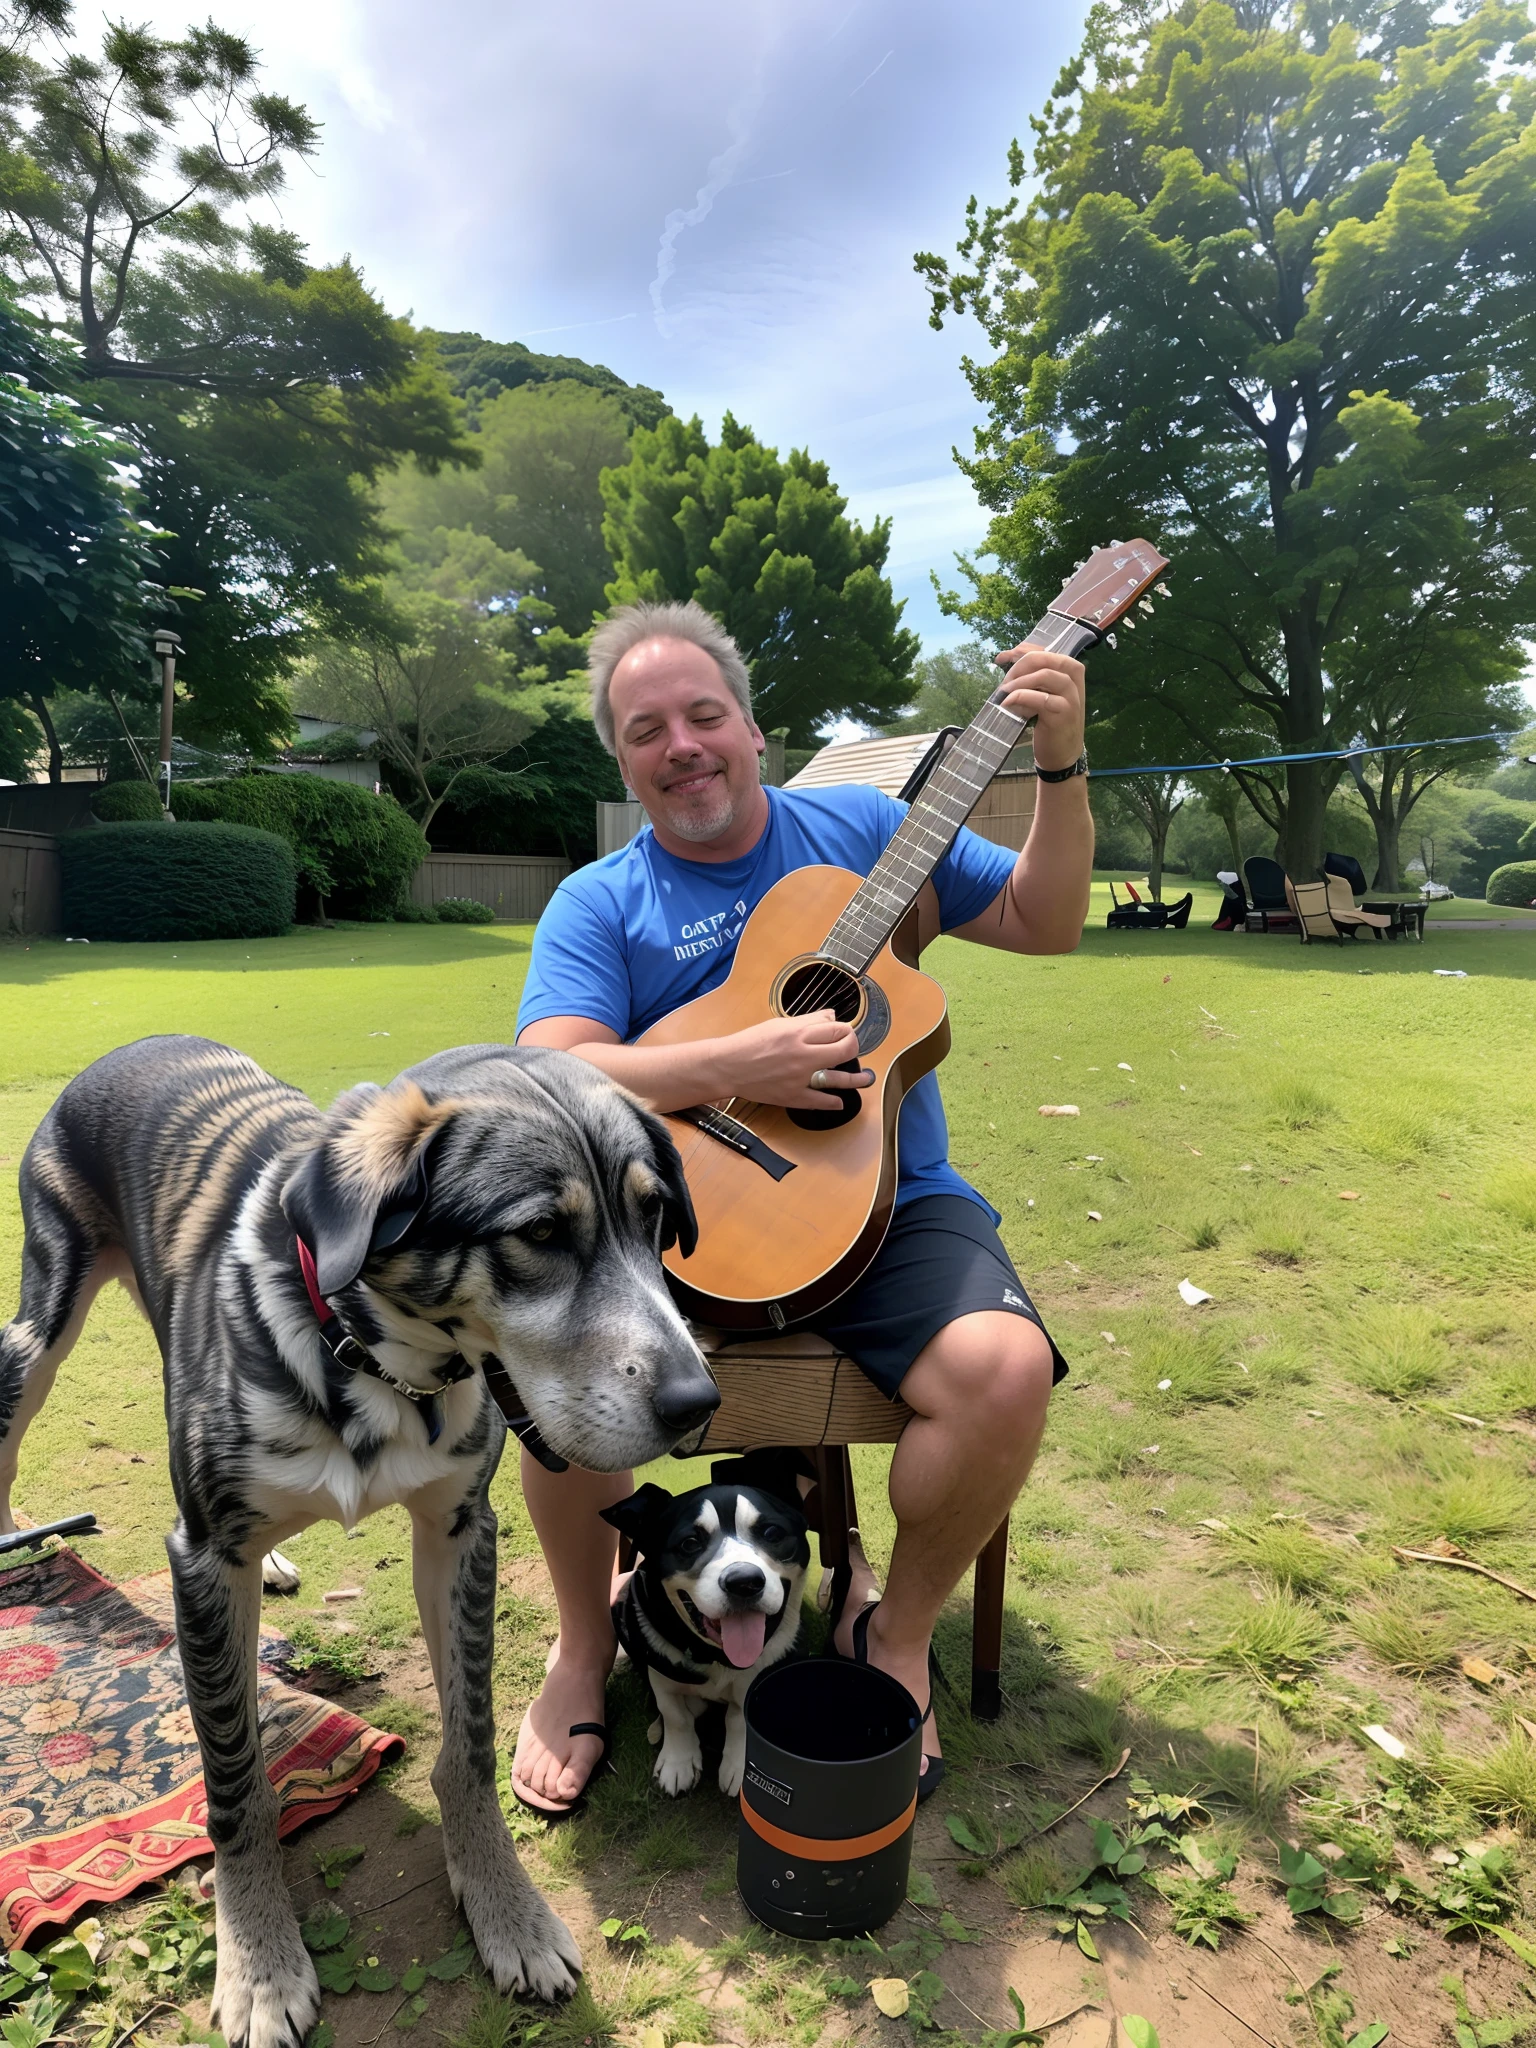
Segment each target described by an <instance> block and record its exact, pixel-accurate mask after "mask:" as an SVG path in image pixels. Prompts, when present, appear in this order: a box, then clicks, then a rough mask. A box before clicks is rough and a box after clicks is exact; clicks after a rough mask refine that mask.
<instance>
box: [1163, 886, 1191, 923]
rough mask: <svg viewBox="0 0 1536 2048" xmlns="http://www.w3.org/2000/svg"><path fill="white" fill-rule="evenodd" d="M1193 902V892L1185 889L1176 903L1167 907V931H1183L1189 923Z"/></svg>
mask: <svg viewBox="0 0 1536 2048" xmlns="http://www.w3.org/2000/svg"><path fill="white" fill-rule="evenodd" d="M1194 902H1195V892H1194V890H1193V889H1187V890H1186V891H1185V892H1184V894H1183V895H1182V896H1181V897H1180V898H1179V900H1178V902H1177V903H1170V904H1169V905H1168V929H1169V930H1170V931H1171V932H1181V931H1183V929H1184V927H1185V926H1186V925H1187V924H1188V923H1189V913H1190V911H1191V910H1192V909H1193V908H1194Z"/></svg>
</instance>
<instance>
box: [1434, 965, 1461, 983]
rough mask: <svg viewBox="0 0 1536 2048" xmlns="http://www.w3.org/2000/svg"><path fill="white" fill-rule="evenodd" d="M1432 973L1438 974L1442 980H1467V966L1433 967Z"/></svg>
mask: <svg viewBox="0 0 1536 2048" xmlns="http://www.w3.org/2000/svg"><path fill="white" fill-rule="evenodd" d="M1430 973H1431V974H1436V975H1438V976H1439V977H1440V979H1441V980H1442V981H1465V980H1466V978H1467V970H1466V969H1465V967H1432V968H1431V969H1430Z"/></svg>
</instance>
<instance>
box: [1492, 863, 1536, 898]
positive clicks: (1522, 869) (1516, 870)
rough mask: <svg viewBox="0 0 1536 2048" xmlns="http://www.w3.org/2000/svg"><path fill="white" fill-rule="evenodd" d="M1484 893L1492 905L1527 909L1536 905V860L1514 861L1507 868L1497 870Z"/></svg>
mask: <svg viewBox="0 0 1536 2048" xmlns="http://www.w3.org/2000/svg"><path fill="white" fill-rule="evenodd" d="M1484 893H1485V895H1486V898H1487V900H1488V902H1490V903H1503V904H1507V905H1508V906H1509V907H1510V908H1511V909H1514V908H1518V909H1521V910H1525V909H1527V908H1528V907H1529V906H1530V905H1531V904H1532V903H1536V860H1512V861H1511V862H1510V863H1509V865H1508V866H1507V867H1502V868H1495V869H1494V871H1493V873H1492V874H1491V875H1490V876H1489V877H1488V885H1487V888H1486V890H1485V892H1484Z"/></svg>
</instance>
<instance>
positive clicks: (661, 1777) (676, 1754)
mask: <svg viewBox="0 0 1536 2048" xmlns="http://www.w3.org/2000/svg"><path fill="white" fill-rule="evenodd" d="M651 1691H652V1692H653V1693H654V1694H655V1695H656V1704H657V1706H658V1707H659V1708H660V1710H661V1755H660V1756H659V1757H657V1759H656V1782H657V1784H658V1785H659V1786H660V1787H661V1789H662V1791H663V1792H665V1793H667V1794H668V1795H669V1796H670V1797H671V1798H673V1799H676V1798H678V1797H680V1795H681V1794H682V1793H684V1792H691V1791H692V1790H693V1788H694V1786H695V1785H697V1783H698V1782H699V1779H700V1778H701V1777H702V1775H703V1772H704V1752H703V1750H702V1749H701V1748H700V1747H699V1731H698V1729H697V1728H695V1727H694V1725H693V1723H694V1716H695V1715H696V1714H697V1713H698V1712H699V1709H700V1706H701V1705H702V1702H700V1701H699V1700H698V1699H697V1697H696V1695H695V1694H694V1693H692V1692H691V1691H687V1690H685V1689H684V1688H683V1687H682V1686H680V1685H676V1684H674V1683H673V1681H672V1680H671V1679H670V1678H667V1677H665V1676H664V1675H663V1674H662V1673H661V1672H660V1671H656V1670H654V1669H653V1670H652V1672H651Z"/></svg>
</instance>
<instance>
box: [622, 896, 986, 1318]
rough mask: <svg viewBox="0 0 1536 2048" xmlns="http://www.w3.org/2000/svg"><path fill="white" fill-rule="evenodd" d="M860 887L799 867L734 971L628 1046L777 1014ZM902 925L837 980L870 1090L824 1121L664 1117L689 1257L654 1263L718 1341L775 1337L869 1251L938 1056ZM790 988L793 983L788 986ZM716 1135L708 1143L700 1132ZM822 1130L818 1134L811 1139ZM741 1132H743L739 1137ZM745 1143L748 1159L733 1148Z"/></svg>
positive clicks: (944, 1031) (937, 1036)
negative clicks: (686, 1211) (919, 1092)
mask: <svg viewBox="0 0 1536 2048" xmlns="http://www.w3.org/2000/svg"><path fill="white" fill-rule="evenodd" d="M862 886H863V878H862V877H861V876H859V875H855V874H851V873H849V871H848V870H847V869H845V868H833V867H810V868H802V869H800V870H799V871H798V872H797V873H795V874H792V875H786V876H785V877H784V878H783V880H782V881H779V882H777V883H775V884H774V886H773V888H772V889H770V890H769V891H768V893H767V895H766V896H764V898H763V900H762V902H761V903H759V904H758V906H757V908H756V910H754V911H753V913H752V915H751V917H750V918H749V919H748V921H747V924H746V927H745V929H744V930H743V931H742V934H741V937H740V939H739V940H738V941H737V944H736V954H735V959H734V961H733V962H732V965H731V971H730V974H729V975H728V976H727V978H726V979H725V980H724V981H723V982H722V983H721V984H720V986H719V988H717V989H712V990H711V991H710V993H709V994H708V995H704V996H700V997H698V998H697V1000H696V1001H694V1002H691V1003H688V1004H685V1005H684V1007H683V1008H682V1009H680V1010H674V1011H673V1012H672V1014H671V1015H670V1016H668V1017H663V1018H662V1019H661V1020H660V1022H659V1023H656V1024H653V1025H652V1026H651V1028H650V1030H649V1031H647V1032H646V1033H645V1034H644V1036H643V1037H642V1038H640V1039H639V1040H638V1041H637V1042H638V1043H639V1044H641V1045H677V1044H686V1043H692V1042H695V1041H697V1040H699V1039H702V1038H717V1037H725V1036H728V1035H729V1034H730V1033H731V1032H734V1031H744V1030H746V1029H747V1028H748V1027H749V1026H750V1025H753V1024H762V1023H766V1022H767V1021H768V1019H769V1018H771V1017H775V1016H781V1015H784V1014H786V1010H785V1007H784V1006H785V1004H786V1003H789V1004H791V1005H793V1006H794V1007H793V1008H792V1009H791V1010H790V1011H789V1014H794V1013H795V1011H796V1010H798V1008H799V1007H800V1006H799V1005H798V1004H795V1002H794V998H795V992H796V989H797V988H799V989H802V990H803V989H805V988H806V987H807V986H811V985H814V984H813V978H814V977H815V976H816V975H818V974H819V973H820V972H821V971H822V970H821V969H820V968H819V966H818V964H817V960H816V949H817V947H818V946H819V944H820V943H821V940H822V938H823V936H824V935H825V934H826V933H827V932H828V931H829V930H830V929H831V927H832V926H833V924H834V923H835V922H836V921H837V919H838V918H839V917H840V916H841V915H842V913H843V912H844V911H845V910H846V909H847V907H848V905H849V903H850V902H851V901H852V899H853V897H854V895H855V894H856V893H857V892H858V890H859V889H860V888H861V887H862ZM915 932H916V916H915V911H914V912H913V913H911V914H910V915H909V916H908V918H907V919H906V920H905V922H904V923H903V924H902V925H901V926H899V927H898V929H897V930H896V931H895V932H894V933H893V935H892V937H891V939H890V942H889V943H888V944H887V945H885V946H884V947H883V948H882V949H881V951H880V952H879V953H878V954H877V955H876V956H875V958H874V959H873V960H872V961H871V963H870V965H869V968H868V969H867V971H866V972H865V974H864V975H863V976H861V977H854V976H851V975H848V974H846V973H844V974H843V975H842V977H841V987H840V988H839V990H838V991H837V995H838V1003H837V1004H836V1005H833V1006H836V1007H839V1009H840V1014H843V1013H845V1006H846V1005H847V1004H848V1003H851V1002H857V1003H858V1004H859V1005H860V1009H859V1013H858V1014H857V1015H856V1016H854V1017H850V1019H849V1021H850V1022H854V1023H855V1025H856V1028H857V1030H858V1032H859V1043H860V1064H861V1065H863V1066H865V1067H867V1068H869V1069H871V1070H872V1071H873V1073H874V1076H875V1079H874V1082H873V1085H872V1086H870V1087H868V1088H865V1089H862V1090H859V1089H849V1090H846V1091H845V1092H844V1093H843V1094H842V1096H841V1097H840V1098H838V1100H840V1102H841V1103H842V1105H843V1107H842V1109H841V1110H839V1111H834V1112H833V1113H830V1114H827V1115H816V1114H811V1113H806V1112H802V1111H799V1110H787V1109H775V1108H770V1107H767V1106H765V1105H763V1104H761V1103H746V1102H742V1101H739V1100H738V1101H735V1102H734V1103H731V1104H725V1103H722V1104H719V1105H716V1107H717V1109H719V1110H721V1111H723V1112H725V1115H724V1116H723V1117H721V1118H719V1119H718V1120H716V1119H710V1120H709V1121H708V1122H706V1123H703V1124H701V1123H699V1122H695V1121H693V1120H692V1119H693V1118H694V1117H698V1116H700V1115H701V1114H705V1115H706V1116H707V1113H701V1112H699V1111H693V1112H685V1113H682V1114H678V1115H674V1116H669V1117H668V1118H667V1125H668V1128H669V1129H670V1131H671V1133H672V1137H673V1139H674V1140H675V1142H676V1144H677V1148H678V1151H679V1152H680V1153H681V1155H682V1161H683V1171H684V1173H685V1175H686V1176H687V1181H688V1191H689V1193H690V1194H691V1196H692V1197H693V1205H694V1209H695V1211H696V1213H697V1215H698V1220H699V1242H698V1247H697V1249H696V1250H695V1251H694V1253H693V1256H692V1257H691V1258H688V1259H684V1258H682V1257H681V1256H680V1255H679V1253H678V1250H677V1248H676V1246H674V1247H673V1249H672V1250H671V1251H669V1252H668V1253H667V1254H666V1260H665V1263H666V1267H667V1271H668V1272H669V1274H670V1275H671V1276H672V1278H673V1281H674V1283H675V1285H674V1290H673V1291H674V1293H676V1294H677V1296H678V1298H679V1300H680V1302H681V1304H682V1306H683V1308H684V1309H685V1311H686V1312H687V1313H688V1314H689V1315H691V1316H693V1317H695V1318H696V1319H697V1320H698V1321H700V1322H704V1323H710V1324H713V1325H714V1326H715V1327H717V1328H720V1329H729V1330H742V1331H747V1330H753V1331H762V1330H773V1329H781V1328H782V1327H783V1326H784V1324H785V1323H792V1322H795V1321H797V1320H798V1319H799V1318H801V1317H803V1316H807V1315H811V1314H813V1313H814V1312H815V1311H816V1310H818V1309H822V1308H825V1307H826V1306H827V1304H828V1303H829V1302H832V1301H835V1300H836V1299H837V1297H838V1296H839V1295H840V1294H843V1293H845V1292H846V1291H847V1289H848V1288H850V1287H851V1286H852V1285H853V1283H854V1282H855V1281H856V1280H857V1279H858V1277H859V1275H860V1274H861V1273H862V1272H863V1271H864V1270H865V1268H866V1267H867V1266H868V1265H869V1263H870V1261H871V1260H872V1259H873V1258H874V1256H875V1253H876V1252H877V1251H878V1250H879V1249H880V1244H881V1240H882V1239H883V1238H884V1236H885V1231H886V1226H887V1224H888V1223H889V1222H890V1217H891V1208H892V1205H893V1203H894V1201H895V1196H896V1118H897V1115H898V1113H899V1111H900V1109H901V1103H902V1098H903V1096H904V1095H905V1094H906V1092H907V1090H908V1089H909V1088H911V1087H912V1086H913V1085H914V1084H915V1083H916V1082H918V1081H919V1080H921V1079H922V1077H923V1075H924V1074H927V1073H931V1072H932V1070H933V1069H934V1068H935V1067H936V1066H937V1065H938V1064H939V1061H940V1060H942V1059H943V1057H944V1055H945V1053H947V1052H948V1050H949V1018H948V1012H947V1009H946V1006H945V1001H944V991H943V990H942V989H941V988H940V987H939V985H938V983H937V982H935V981H933V980H931V979H930V978H929V976H928V975H926V974H923V973H921V972H920V971H919V969H918V968H917V967H916V966H915V965H914V964H913V961H914V959H915V956H916V945H915ZM797 975H798V976H799V979H798V981H797V980H796V976H797ZM711 1123H712V1124H713V1127H714V1131H715V1132H716V1133H722V1134H723V1136H722V1135H719V1134H712V1132H711V1128H710V1124H711ZM817 1126H819V1128H818V1127H817ZM743 1133H744V1134H745V1135H743ZM744 1144H750V1146H751V1147H752V1151H751V1153H748V1152H746V1151H743V1150H741V1149H738V1148H739V1147H740V1146H741V1145H744Z"/></svg>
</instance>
